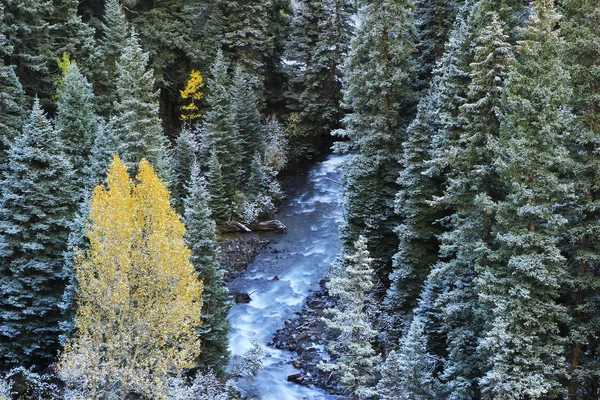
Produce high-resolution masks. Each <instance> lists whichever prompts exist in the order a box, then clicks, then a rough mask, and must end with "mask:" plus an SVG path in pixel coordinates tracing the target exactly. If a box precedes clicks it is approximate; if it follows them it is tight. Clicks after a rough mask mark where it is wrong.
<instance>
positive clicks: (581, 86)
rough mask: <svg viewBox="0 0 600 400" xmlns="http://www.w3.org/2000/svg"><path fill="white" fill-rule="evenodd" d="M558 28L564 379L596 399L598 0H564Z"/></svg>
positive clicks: (573, 392) (599, 323) (575, 394)
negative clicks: (569, 165)
mask: <svg viewBox="0 0 600 400" xmlns="http://www.w3.org/2000/svg"><path fill="white" fill-rule="evenodd" d="M563 10H564V14H565V15H564V18H563V20H562V21H561V30H562V32H563V33H564V34H565V44H566V49H565V52H564V61H565V63H566V65H567V68H568V69H569V72H570V75H571V77H572V84H573V87H574V94H575V95H574V96H573V97H572V99H571V106H572V108H573V113H574V114H575V117H576V121H577V122H576V126H577V128H576V129H575V130H574V132H573V134H574V135H575V140H574V141H573V142H574V143H573V145H572V146H571V148H570V153H571V157H572V158H573V159H574V160H575V162H576V168H574V170H573V174H572V175H571V179H573V180H574V181H575V182H576V192H577V193H578V194H579V196H578V198H577V200H576V201H575V202H573V203H572V204H571V205H570V206H569V207H568V209H567V213H568V215H569V220H570V221H571V223H570V224H569V226H568V233H567V235H566V240H565V243H564V248H563V252H564V253H565V254H566V255H567V257H568V260H569V262H568V265H569V271H568V274H569V278H568V281H567V283H566V284H565V285H563V298H565V299H566V301H567V305H568V307H569V312H570V314H571V316H572V320H571V324H570V325H569V338H568V340H569V343H568V347H567V350H566V351H567V355H568V363H569V372H570V384H569V398H573V399H577V398H581V399H584V398H596V397H598V396H600V382H598V379H597V377H598V376H599V374H600V363H599V361H600V360H599V358H598V349H599V346H600V343H599V341H598V339H597V338H598V334H599V333H600V320H598V317H599V315H600V310H599V309H598V302H597V301H596V299H597V298H598V294H599V291H598V288H599V287H600V286H598V285H599V284H600V273H599V270H598V265H600V247H599V246H598V240H597V238H598V236H599V235H600V231H599V228H600V227H599V226H598V222H597V221H598V218H600V203H599V199H600V188H599V187H598V182H599V179H600V177H599V176H598V174H599V172H600V164H599V161H600V159H599V158H598V154H597V151H598V150H597V149H598V146H599V144H600V142H599V139H598V138H600V123H599V116H598V109H599V107H600V97H598V94H597V92H598V90H599V88H600V34H599V33H598V30H597V28H596V27H597V25H598V23H599V22H600V3H599V2H598V1H579V0H570V1H565V2H564V5H563Z"/></svg>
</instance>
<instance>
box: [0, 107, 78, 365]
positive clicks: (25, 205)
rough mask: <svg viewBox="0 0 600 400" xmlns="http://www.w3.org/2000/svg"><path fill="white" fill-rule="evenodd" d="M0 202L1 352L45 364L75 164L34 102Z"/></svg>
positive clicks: (9, 358)
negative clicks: (64, 151) (69, 158)
mask: <svg viewBox="0 0 600 400" xmlns="http://www.w3.org/2000/svg"><path fill="white" fill-rule="evenodd" d="M8 156H9V160H10V161H9V164H8V169H7V171H6V178H5V179H4V180H3V181H2V185H1V187H2V189H1V190H2V191H1V195H2V197H1V201H0V266H1V267H0V268H1V273H0V276H1V278H0V279H1V287H2V292H1V295H0V304H1V305H2V307H0V309H1V310H2V311H1V312H0V325H1V326H2V329H1V330H0V348H1V351H0V357H1V360H2V364H3V365H5V366H17V365H19V364H20V365H25V366H28V367H31V366H34V367H35V368H37V369H44V368H45V367H47V366H48V365H49V364H50V363H51V362H52V361H53V359H54V356H55V355H56V352H57V350H58V348H59V343H58V338H59V334H60V333H61V329H60V327H59V321H60V320H61V310H60V308H59V302H60V300H61V296H62V293H63V290H64V288H65V279H64V277H63V276H62V274H61V272H62V260H63V252H64V251H65V250H67V248H66V244H67V239H68V236H69V227H70V226H69V221H70V219H71V217H72V216H73V213H74V211H75V208H76V198H77V196H76V191H75V187H74V184H73V183H74V182H73V172H72V170H73V168H72V166H71V164H70V163H69V161H68V160H67V158H66V156H65V155H64V153H63V144H62V143H61V142H60V139H59V135H58V133H57V132H56V131H55V130H54V128H53V127H52V125H51V124H50V121H48V119H47V118H46V115H45V114H44V112H43V111H42V109H41V108H40V104H39V101H37V100H36V101H35V103H34V106H33V110H32V111H31V114H30V117H29V121H28V123H27V124H26V125H25V126H24V127H23V132H22V133H21V134H20V135H19V136H18V137H17V138H16V139H15V141H14V143H12V145H11V148H10V149H9V152H8Z"/></svg>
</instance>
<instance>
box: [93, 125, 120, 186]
mask: <svg viewBox="0 0 600 400" xmlns="http://www.w3.org/2000/svg"><path fill="white" fill-rule="evenodd" d="M118 145H119V143H118V140H117V138H116V135H115V130H114V126H113V125H112V124H111V123H110V121H109V122H105V121H104V120H102V119H99V120H98V125H97V131H96V137H95V139H94V143H93V145H92V150H91V152H90V157H89V159H88V162H87V166H86V169H85V171H86V173H85V175H86V177H87V183H86V187H88V188H93V187H94V186H96V185H98V184H99V183H100V182H104V181H105V180H106V172H107V171H108V167H109V166H110V163H111V160H112V158H113V157H114V155H115V154H117V153H118Z"/></svg>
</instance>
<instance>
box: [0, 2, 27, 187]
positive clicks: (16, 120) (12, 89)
mask: <svg viewBox="0 0 600 400" xmlns="http://www.w3.org/2000/svg"><path fill="white" fill-rule="evenodd" d="M7 32H8V26H7V22H6V20H5V16H4V5H2V4H0V110H2V118H0V180H1V179H3V173H4V172H3V171H4V170H5V169H6V168H7V167H8V154H7V151H8V149H9V148H10V143H11V140H12V139H13V138H14V137H15V136H16V135H17V131H18V129H19V128H20V127H21V126H22V120H23V118H24V109H23V87H22V86H21V83H20V82H19V79H18V78H17V75H16V74H15V69H14V67H12V66H10V65H5V64H4V58H5V57H7V56H9V55H10V54H11V53H12V50H13V49H12V46H10V45H9V44H8V41H7V38H6V33H7Z"/></svg>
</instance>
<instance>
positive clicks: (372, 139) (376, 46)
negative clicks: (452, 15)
mask: <svg viewBox="0 0 600 400" xmlns="http://www.w3.org/2000/svg"><path fill="white" fill-rule="evenodd" d="M412 7H413V3H412V1H405V0H393V1H392V0H386V1H377V2H365V3H364V4H363V5H362V7H361V9H360V12H359V23H358V26H359V29H358V31H357V34H356V36H355V38H354V40H353V41H352V49H351V51H350V56H349V58H348V61H347V65H346V67H345V68H346V81H345V85H346V86H345V88H344V102H345V106H346V107H347V108H348V109H349V110H351V112H350V114H348V115H347V116H346V118H344V125H345V128H344V129H343V130H340V131H337V132H338V133H339V134H340V135H342V136H344V137H347V138H349V139H350V145H349V147H350V148H351V149H354V150H356V153H355V154H354V155H353V156H352V157H351V160H350V161H349V162H348V164H347V165H348V169H347V171H346V174H345V197H346V215H347V226H346V228H345V230H344V232H343V234H344V239H345V241H346V243H347V244H349V243H352V242H353V241H355V240H356V238H357V237H358V236H359V235H364V236H365V237H366V238H367V240H368V243H369V251H370V252H371V255H372V256H373V258H374V259H375V261H374V263H375V264H374V265H375V269H376V270H377V271H378V273H379V274H380V276H385V275H387V273H389V264H390V260H391V257H392V255H393V254H394V252H395V250H396V248H397V239H396V235H395V234H394V228H395V226H396V225H397V220H396V218H395V216H394V212H393V200H394V197H395V194H396V192H397V190H398V187H397V185H396V179H397V176H398V173H399V165H398V158H399V155H400V154H401V149H402V142H403V141H404V140H405V139H406V134H405V130H406V126H407V125H408V122H409V121H410V119H411V117H412V115H413V109H414V100H415V93H414V90H413V83H414V64H413V63H412V61H411V60H412V58H413V52H414V44H413V40H414V35H413V29H412V24H413V19H412V17H413V16H412ZM367 76H368V77H369V81H370V82H369V85H366V86H365V85H364V79H365V77H367Z"/></svg>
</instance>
